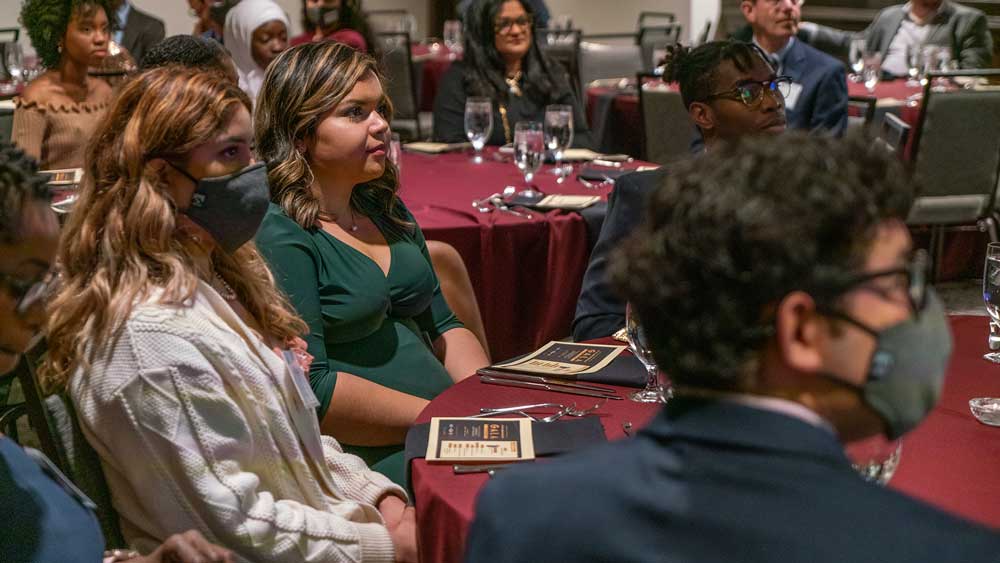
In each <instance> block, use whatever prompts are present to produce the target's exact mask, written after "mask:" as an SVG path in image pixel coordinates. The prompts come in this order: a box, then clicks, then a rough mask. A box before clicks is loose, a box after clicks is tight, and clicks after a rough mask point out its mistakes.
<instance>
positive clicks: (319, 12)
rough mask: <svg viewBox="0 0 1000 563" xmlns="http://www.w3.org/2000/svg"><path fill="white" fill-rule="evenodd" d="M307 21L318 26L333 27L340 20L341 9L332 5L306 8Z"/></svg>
mask: <svg viewBox="0 0 1000 563" xmlns="http://www.w3.org/2000/svg"><path fill="white" fill-rule="evenodd" d="M306 21H307V22H309V24H310V25H314V26H316V27H320V28H323V27H333V26H335V25H337V22H339V21H340V9H339V8H333V7H330V6H313V7H312V8H306Z"/></svg>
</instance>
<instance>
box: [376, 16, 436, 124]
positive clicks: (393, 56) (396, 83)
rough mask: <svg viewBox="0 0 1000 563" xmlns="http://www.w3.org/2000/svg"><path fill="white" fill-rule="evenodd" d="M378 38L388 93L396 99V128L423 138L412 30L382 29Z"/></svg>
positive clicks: (394, 106) (394, 116)
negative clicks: (389, 30)
mask: <svg viewBox="0 0 1000 563" xmlns="http://www.w3.org/2000/svg"><path fill="white" fill-rule="evenodd" d="M375 41H376V42H377V43H378V51H379V56H380V57H381V59H382V60H381V63H382V72H383V73H384V74H385V77H386V84H385V89H386V94H387V95H388V96H389V99H390V100H392V106H393V116H392V124H391V126H392V129H393V131H395V132H398V133H400V136H401V137H402V138H403V139H404V140H419V139H422V138H423V127H422V126H421V123H420V105H419V104H418V102H417V82H416V72H415V71H414V68H413V55H412V53H411V52H410V34H409V33H397V32H393V33H378V34H376V35H375ZM428 130H429V129H428ZM404 133H406V134H405V135H404Z"/></svg>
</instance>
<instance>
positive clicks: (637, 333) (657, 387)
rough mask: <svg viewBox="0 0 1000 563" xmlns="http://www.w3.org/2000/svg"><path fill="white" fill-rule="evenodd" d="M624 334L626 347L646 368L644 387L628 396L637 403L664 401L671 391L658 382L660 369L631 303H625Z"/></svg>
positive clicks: (670, 394)
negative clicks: (626, 339)
mask: <svg viewBox="0 0 1000 563" xmlns="http://www.w3.org/2000/svg"><path fill="white" fill-rule="evenodd" d="M625 336H626V337H627V338H628V349H629V350H630V351H631V352H632V353H633V354H635V357H636V358H639V361H640V362H642V365H643V366H645V368H646V387H645V389H643V390H641V391H636V392H634V393H632V394H631V395H629V398H630V399H632V400H633V401H635V402H637V403H666V402H667V399H669V398H670V397H671V396H672V395H673V393H672V392H671V391H670V389H669V388H664V387H663V385H661V384H660V369H659V368H658V367H656V360H655V359H653V351H652V350H651V349H650V347H649V340H648V339H647V337H646V331H645V330H643V328H642V325H641V324H639V318H638V317H637V316H636V314H635V309H633V307H632V304H631V303H626V304H625Z"/></svg>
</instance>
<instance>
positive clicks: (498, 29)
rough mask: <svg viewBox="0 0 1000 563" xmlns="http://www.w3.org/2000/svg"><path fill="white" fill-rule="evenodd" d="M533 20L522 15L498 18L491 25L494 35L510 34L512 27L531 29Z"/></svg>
mask: <svg viewBox="0 0 1000 563" xmlns="http://www.w3.org/2000/svg"><path fill="white" fill-rule="evenodd" d="M533 23H534V20H533V19H532V18H531V16H529V15H523V16H519V17H516V18H500V19H498V20H497V21H496V22H495V23H494V24H493V32H494V33H510V32H511V30H512V29H514V26H515V25H516V26H518V27H522V28H524V27H529V28H530V27H531V24H533Z"/></svg>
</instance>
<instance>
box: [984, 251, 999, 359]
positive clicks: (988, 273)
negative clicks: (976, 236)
mask: <svg viewBox="0 0 1000 563" xmlns="http://www.w3.org/2000/svg"><path fill="white" fill-rule="evenodd" d="M983 302H984V303H986V312H987V313H989V315H990V323H991V324H993V325H1000V243H997V242H991V243H990V244H989V245H988V246H987V247H986V267H985V268H984V270H983ZM983 358H985V359H987V360H989V361H991V362H993V363H995V364H1000V352H990V353H988V354H986V355H984V356H983Z"/></svg>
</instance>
